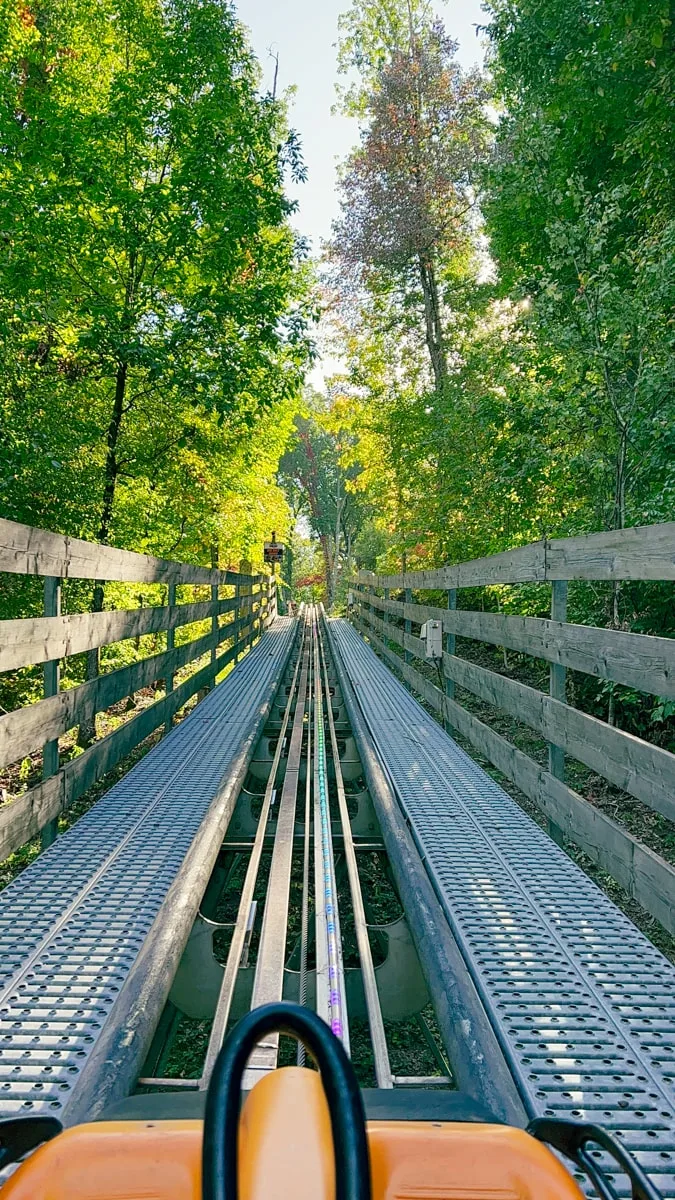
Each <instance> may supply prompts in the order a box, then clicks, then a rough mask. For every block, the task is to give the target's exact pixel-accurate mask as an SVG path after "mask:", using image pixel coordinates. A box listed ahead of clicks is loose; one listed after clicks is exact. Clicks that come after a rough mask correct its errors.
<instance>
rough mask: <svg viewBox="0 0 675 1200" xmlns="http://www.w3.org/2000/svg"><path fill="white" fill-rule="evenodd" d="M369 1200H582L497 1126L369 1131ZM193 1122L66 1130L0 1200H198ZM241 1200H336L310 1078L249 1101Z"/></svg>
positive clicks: (321, 1114) (428, 1125) (289, 1070)
mask: <svg viewBox="0 0 675 1200" xmlns="http://www.w3.org/2000/svg"><path fill="white" fill-rule="evenodd" d="M368 1140H369V1146H370V1157H371V1171H372V1182H373V1200H418V1198H419V1200H430V1197H433V1200H583V1197H582V1193H581V1192H580V1190H579V1188H578V1186H577V1184H576V1183H575V1181H574V1180H573V1179H572V1177H571V1176H570V1175H569V1174H568V1173H567V1172H566V1171H565V1169H564V1167H563V1166H562V1165H561V1164H560V1163H559V1162H558V1160H557V1158H555V1157H554V1155H553V1154H551V1152H550V1151H549V1150H547V1149H546V1147H545V1146H543V1145H541V1143H539V1142H537V1141H535V1140H534V1138H531V1137H530V1136H529V1135H528V1134H526V1133H524V1132H523V1131H522V1130H519V1129H510V1128H508V1127H507V1126H502V1125H477V1124H449V1123H445V1122H422V1121H371V1122H369V1123H368ZM201 1143H202V1122H201V1121H156V1122H153V1121H110V1122H100V1123H98V1124H92V1125H80V1126H77V1127H76V1128H75V1129H69V1130H66V1131H65V1132H64V1133H62V1134H60V1135H59V1136H58V1137H57V1138H55V1139H54V1140H53V1141H52V1142H48V1143H46V1144H45V1145H44V1146H42V1147H41V1148H40V1149H39V1150H37V1151H36V1152H35V1154H34V1155H32V1156H31V1158H29V1159H28V1160H27V1161H26V1162H25V1163H24V1164H23V1165H22V1166H21V1167H20V1168H19V1170H18V1171H17V1172H16V1173H15V1174H14V1175H13V1176H12V1177H11V1178H10V1179H9V1180H8V1182H7V1183H6V1184H5V1186H4V1188H3V1189H2V1193H1V1200H201ZM239 1155H240V1173H239V1180H240V1184H239V1191H240V1196H241V1200H334V1196H335V1188H334V1170H333V1145H332V1137H331V1129H330V1119H329V1115H328V1108H327V1105H326V1100H325V1097H324V1094H323V1090H322V1087H321V1082H320V1078H319V1076H318V1074H317V1073H316V1072H314V1071H308V1070H304V1069H302V1068H298V1067H286V1068H283V1069H282V1070H279V1071H275V1072H274V1073H273V1074H271V1075H268V1076H266V1077H265V1078H263V1079H262V1080H260V1082H259V1083H258V1084H257V1085H256V1087H255V1088H254V1089H253V1091H252V1092H251V1094H250V1095H249V1097H248V1098H247V1100H246V1103H245V1105H244V1108H243V1111H242V1117H241V1121H240V1128H239Z"/></svg>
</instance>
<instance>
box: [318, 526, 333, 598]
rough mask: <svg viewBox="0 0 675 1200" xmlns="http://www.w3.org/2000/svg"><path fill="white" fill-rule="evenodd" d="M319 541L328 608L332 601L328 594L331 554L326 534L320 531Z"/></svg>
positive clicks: (331, 574)
mask: <svg viewBox="0 0 675 1200" xmlns="http://www.w3.org/2000/svg"><path fill="white" fill-rule="evenodd" d="M319 541H320V542H321V549H322V551H323V563H324V571H325V573H326V603H327V605H328V607H329V608H330V605H331V603H332V601H331V595H330V587H331V581H332V578H333V556H332V554H331V551H330V544H329V541H328V536H327V534H325V533H322V534H321V535H320V537H319Z"/></svg>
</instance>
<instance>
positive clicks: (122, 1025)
mask: <svg viewBox="0 0 675 1200" xmlns="http://www.w3.org/2000/svg"><path fill="white" fill-rule="evenodd" d="M294 633H295V624H294V622H292V621H289V620H283V619H282V620H279V621H276V622H275V624H274V626H273V627H272V628H271V629H270V630H269V631H268V632H267V633H265V635H264V636H263V638H262V639H261V641H260V643H259V644H258V645H257V646H256V647H255V648H254V649H253V650H252V651H251V652H250V654H248V655H247V656H246V658H245V659H244V660H243V662H241V663H240V665H239V666H238V667H237V668H236V670H235V671H233V672H232V673H231V674H230V675H229V676H228V677H227V679H226V680H225V681H224V682H223V683H222V684H220V685H219V686H218V687H217V688H215V689H214V690H213V691H212V692H211V693H210V694H209V696H208V697H207V698H206V699H204V700H203V701H202V702H201V703H200V704H199V705H198V707H197V708H196V709H195V710H194V712H193V713H191V714H190V716H189V717H187V718H186V720H185V721H183V722H182V723H181V724H180V725H179V726H177V727H176V728H175V729H174V730H173V731H172V732H171V733H170V734H169V735H168V736H167V737H166V738H165V739H164V740H163V741H162V742H161V743H160V744H159V745H158V746H157V747H155V749H154V750H152V751H151V752H150V753H149V754H148V755H146V757H145V758H144V759H142V761H141V762H140V763H138V764H137V766H136V767H135V768H134V769H133V770H132V771H130V772H129V773H128V774H127V775H126V776H125V777H124V778H123V779H122V780H121V781H120V782H119V783H118V784H116V785H115V787H113V788H112V789H111V790H110V791H109V792H108V793H107V794H106V795H105V796H104V797H103V798H102V799H101V800H100V801H98V803H97V804H95V805H94V807H93V808H92V809H91V810H90V811H89V812H88V813H87V814H86V815H85V816H83V817H82V818H81V819H80V820H79V821H78V822H77V823H76V824H75V825H74V826H73V827H72V828H71V829H70V830H69V831H68V832H67V833H66V834H64V835H63V836H62V837H60V838H58V839H57V841H56V842H55V843H54V844H53V845H52V846H51V847H50V849H49V850H48V851H46V853H44V854H43V855H41V856H40V858H39V859H38V860H37V861H36V862H35V863H33V864H32V866H30V867H28V868H27V870H26V871H24V872H23V874H22V875H21V876H20V877H19V878H18V879H17V880H16V881H15V882H14V883H12V884H10V885H9V886H8V887H7V888H6V889H5V890H4V891H3V892H2V894H0V1049H1V1051H2V1053H1V1060H0V1116H5V1115H6V1116H10V1115H16V1114H23V1113H45V1114H47V1113H49V1114H52V1115H55V1116H58V1117H59V1119H60V1120H63V1121H65V1123H74V1122H76V1121H80V1120H84V1119H87V1118H90V1117H91V1116H93V1115H95V1114H96V1113H97V1112H99V1111H100V1110H101V1109H102V1108H103V1107H104V1106H105V1105H106V1104H107V1103H110V1102H111V1101H113V1100H116V1099H118V1098H122V1097H123V1096H125V1095H127V1094H128V1092H129V1090H130V1088H131V1086H132V1085H133V1082H134V1080H135V1078H136V1076H137V1074H138V1070H139V1068H140V1066H141V1064H142V1061H143V1056H144V1053H145V1051H146V1049H147V1046H148V1044H149V1042H150V1039H151V1037H152V1033H153V1030H154V1026H155V1024H156V1022H157V1019H158V1017H159V1014H160V1012H161V1010H162V1006H163V1004H164V1002H165V1000H166V996H167V994H168V991H169V987H170V985H171V982H172V979H173V976H174V974H175V971H176V968H177V965H178V962H179V960H180V956H181V954H182V951H183V947H184V945H185V942H186V940H187V937H188V934H189V932H190V929H191V927H192V924H193V921H194V918H195V915H196V913H197V910H198V906H199V903H200V900H201V897H202V895H203V893H204V889H205V887H206V884H207V883H208V880H209V876H210V874H211V870H212V868H213V865H214V862H215V860H216V857H217V855H218V852H219V849H220V845H221V843H222V839H223V835H224V833H225V830H226V828H227V824H228V821H229V818H230V814H231V812H232V808H233V805H234V801H235V799H236V796H237V793H238V791H239V788H240V786H241V784H242V782H243V778H244V775H245V772H246V769H247V765H248V762H249V759H250V757H251V754H252V752H253V747H254V746H255V743H256V740H257V737H258V735H259V732H260V730H261V729H262V726H263V724H264V721H265V720H266V717H267V713H268V711H269V708H270V705H271V702H272V699H273V697H274V695H275V692H276V690H277V688H278V685H279V681H280V678H281V675H282V673H283V670H284V667H285V664H286V661H287V659H288V656H289V654H290V651H291V647H292V643H293V640H294Z"/></svg>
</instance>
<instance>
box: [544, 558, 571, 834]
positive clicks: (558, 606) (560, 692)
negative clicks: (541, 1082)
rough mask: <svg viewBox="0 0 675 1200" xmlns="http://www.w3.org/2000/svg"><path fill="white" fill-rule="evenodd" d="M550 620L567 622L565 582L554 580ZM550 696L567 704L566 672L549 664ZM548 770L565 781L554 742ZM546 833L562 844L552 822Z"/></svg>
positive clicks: (562, 759)
mask: <svg viewBox="0 0 675 1200" xmlns="http://www.w3.org/2000/svg"><path fill="white" fill-rule="evenodd" d="M551 620H552V621H566V620H567V580H566V579H554V580H553V584H552V592H551ZM549 677H550V685H549V690H550V694H551V696H552V697H553V699H554V700H561V701H562V702H563V704H565V703H566V702H567V670H566V668H565V667H562V666H560V664H559V663H551V666H550V669H549ZM548 769H549V771H550V773H551V775H554V776H555V778H556V779H561V780H564V779H565V751H564V750H563V748H562V746H556V745H555V743H554V742H549V746H548ZM548 831H549V834H550V836H551V837H552V838H553V841H554V842H556V843H557V844H558V845H559V846H562V844H563V840H564V839H563V833H562V830H561V829H560V827H559V826H558V825H556V824H555V822H554V821H551V820H549V823H548Z"/></svg>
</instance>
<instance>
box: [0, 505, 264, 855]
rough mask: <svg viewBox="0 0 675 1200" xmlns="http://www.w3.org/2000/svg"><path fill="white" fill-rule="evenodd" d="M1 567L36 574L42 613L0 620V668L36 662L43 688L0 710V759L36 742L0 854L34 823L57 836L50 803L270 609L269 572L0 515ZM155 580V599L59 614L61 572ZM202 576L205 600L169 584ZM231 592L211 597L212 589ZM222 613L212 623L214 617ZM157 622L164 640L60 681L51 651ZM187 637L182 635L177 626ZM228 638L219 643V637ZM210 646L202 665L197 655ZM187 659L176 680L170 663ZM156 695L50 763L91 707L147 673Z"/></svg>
mask: <svg viewBox="0 0 675 1200" xmlns="http://www.w3.org/2000/svg"><path fill="white" fill-rule="evenodd" d="M0 571H7V572H11V573H14V574H17V573H21V572H23V573H26V574H31V575H43V576H45V616H43V617H28V618H22V619H17V620H2V621H0V671H14V670H17V669H19V668H22V667H26V666H29V665H33V664H38V663H41V664H43V665H44V677H45V678H44V699H42V700H39V701H37V702H36V703H34V704H28V705H25V706H24V707H22V708H18V709H15V710H13V711H12V712H8V713H6V714H4V715H3V716H0V768H1V767H5V766H7V765H8V764H11V763H15V762H17V761H18V760H19V759H22V758H24V757H25V756H26V755H29V754H31V753H33V752H35V751H39V750H40V749H42V752H43V780H42V783H40V784H37V785H36V786H34V787H31V788H30V789H29V790H28V791H26V792H24V793H22V794H21V795H19V796H17V797H16V798H14V799H10V800H9V801H8V802H7V803H5V804H3V805H2V806H0V860H2V859H4V858H5V857H7V855H9V854H11V853H13V852H14V851H15V850H17V849H19V848H20V847H21V846H23V845H24V844H25V843H26V842H27V841H30V840H31V839H32V838H34V837H35V836H36V835H37V834H38V833H40V832H41V833H42V841H43V845H48V844H49V843H50V842H51V841H52V840H53V838H54V837H55V835H56V823H57V820H58V816H59V814H60V813H62V812H63V811H64V809H66V808H67V807H68V806H69V805H70V804H72V803H73V801H75V800H76V799H78V798H79V797H80V796H81V795H82V794H83V793H84V792H85V791H87V789H88V788H89V787H91V785H92V784H93V783H95V782H96V781H97V780H98V779H100V778H102V776H104V775H105V774H106V773H107V772H108V771H110V770H111V769H112V768H113V767H114V766H115V765H116V764H117V763H119V762H120V761H121V760H122V759H123V758H124V757H125V756H126V755H127V754H129V753H130V752H131V751H132V750H133V749H134V748H135V747H136V746H138V745H139V744H140V743H141V742H142V741H144V740H145V738H147V737H148V736H149V735H150V734H151V733H153V732H154V731H155V730H156V729H158V728H159V727H160V726H162V725H164V727H165V728H166V729H170V728H171V723H172V720H173V717H174V716H175V714H176V712H177V711H178V710H179V709H180V708H182V706H183V705H184V704H185V703H186V701H187V700H189V699H190V697H192V696H194V695H195V693H197V692H198V691H201V690H202V689H206V688H210V687H212V686H213V684H214V682H215V679H216V676H217V675H218V674H219V673H220V672H221V671H222V670H224V668H225V667H226V666H228V665H229V663H231V662H236V661H237V660H238V659H239V657H240V656H241V655H242V654H243V653H244V652H245V651H246V649H247V648H248V647H249V646H250V645H251V644H252V643H253V641H254V640H255V639H256V638H257V637H259V636H260V634H261V633H262V630H263V629H264V628H265V627H266V626H267V625H268V624H270V623H271V621H273V620H274V619H275V617H276V611H277V598H276V587H275V581H274V580H273V579H271V578H270V577H269V576H267V575H251V574H246V573H239V572H234V571H220V570H217V569H209V568H204V567H195V566H192V565H190V564H187V563H173V562H168V561H165V560H163V559H156V558H151V557H149V556H147V555H143V554H134V553H131V552H129V551H125V550H117V549H115V548H113V547H110V546H99V545H94V544H91V543H89V542H83V541H79V540H77V539H73V538H64V537H61V536H60V535H57V534H53V533H48V532H46V531H45V530H40V529H33V528H31V527H29V526H24V525H19V524H17V523H16V522H12V521H3V520H0ZM73 578H74V579H80V580H82V579H87V580H91V581H92V582H94V581H95V582H99V583H102V582H104V581H106V580H110V581H115V582H122V581H123V582H128V583H161V584H166V585H168V586H167V591H168V595H167V600H168V603H167V604H166V605H157V606H152V607H146V608H139V609H129V610H126V609H118V610H115V611H103V612H94V613H68V614H61V605H60V591H61V587H60V585H61V581H62V580H64V579H73ZM178 585H180V586H181V587H185V586H187V587H190V586H197V587H203V586H204V585H208V586H210V588H211V599H210V600H208V601H202V600H197V601H190V602H186V603H177V596H176V588H177V586H178ZM223 587H227V588H228V589H230V591H233V592H234V594H233V595H229V596H226V597H223V598H221V596H220V588H223ZM223 617H226V618H229V619H227V620H226V621H225V622H224V623H221V621H222V618H223ZM205 621H210V623H211V624H210V631H209V632H208V633H203V632H200V634H199V636H197V637H192V638H190V640H188V641H186V642H184V643H182V644H180V645H176V642H175V632H176V630H177V629H180V628H181V627H186V626H190V625H193V624H195V623H197V622H205ZM157 633H164V634H165V635H166V649H165V650H162V651H161V652H160V653H156V654H151V655H148V656H147V657H145V658H142V659H140V660H139V661H137V662H133V663H130V664H128V665H126V666H123V667H119V668H117V669H115V670H111V671H109V672H107V673H105V674H98V675H97V676H96V677H95V678H93V679H88V680H87V681H86V682H85V683H82V684H79V685H78V686H75V687H71V688H68V689H67V690H65V691H60V690H59V674H60V671H59V661H60V660H62V659H64V658H67V657H68V656H71V655H74V654H81V653H83V652H84V651H89V650H92V649H98V648H99V647H102V646H107V645H111V644H114V643H117V642H120V641H123V640H125V639H128V638H140V637H143V636H146V635H147V634H157ZM188 636H189V634H188ZM223 643H227V645H226V647H225V650H224V651H223V652H222V653H220V654H219V653H218V649H219V647H221V646H222V644H223ZM207 654H208V655H210V658H209V661H208V662H207V663H206V665H203V666H199V660H200V659H202V658H203V657H204V656H205V655H207ZM190 664H195V666H196V667H197V669H195V670H194V671H193V673H192V674H191V675H190V676H189V677H188V678H187V679H184V680H183V681H182V682H180V683H179V684H178V685H175V675H176V672H177V671H179V670H181V669H182V668H185V667H187V666H188V665H190ZM162 679H163V680H165V683H166V689H165V695H164V696H163V697H161V698H160V699H158V700H156V701H155V702H154V703H153V704H150V705H149V706H148V707H146V708H144V709H143V710H141V711H140V712H139V713H137V714H136V715H135V716H134V717H131V718H130V719H129V720H127V721H126V722H125V723H124V724H123V725H121V726H120V727H119V728H118V729H115V730H114V731H113V732H112V733H109V734H108V735H107V736H106V737H103V738H102V739H100V740H99V741H96V742H94V743H93V744H92V745H90V746H89V747H88V748H87V749H86V750H85V751H84V752H83V753H82V754H80V755H79V757H77V758H74V759H73V760H72V761H70V762H67V763H65V764H64V765H63V766H59V750H58V738H59V737H60V736H62V735H63V734H65V733H67V732H68V731H69V730H71V729H73V728H74V727H76V726H80V725H82V724H84V725H85V727H86V725H87V724H91V723H92V722H93V720H94V718H95V715H96V713H97V712H103V711H105V710H107V709H109V708H110V707H111V706H112V705H114V704H116V703H118V702H119V701H120V700H123V699H124V697H125V696H132V695H133V694H134V692H136V691H138V690H139V689H141V688H144V687H148V686H150V685H151V684H153V683H154V682H155V681H157V680H162Z"/></svg>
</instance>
